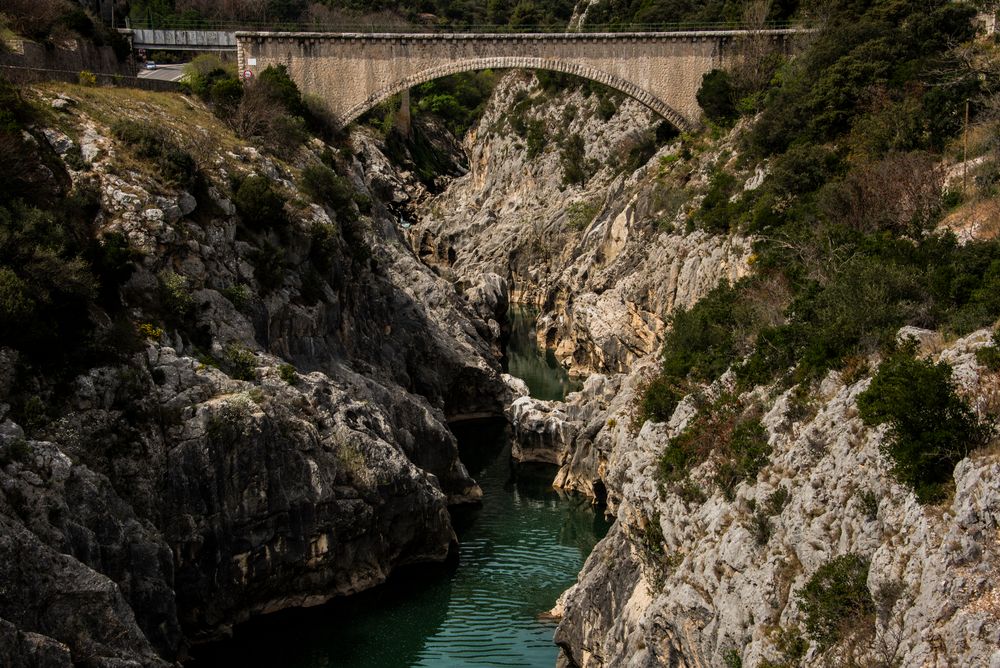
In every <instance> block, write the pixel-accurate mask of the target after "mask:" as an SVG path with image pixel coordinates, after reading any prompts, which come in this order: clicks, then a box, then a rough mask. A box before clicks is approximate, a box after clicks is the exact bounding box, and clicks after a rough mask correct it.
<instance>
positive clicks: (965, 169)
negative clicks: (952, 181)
mask: <svg viewBox="0 0 1000 668" xmlns="http://www.w3.org/2000/svg"><path fill="white" fill-rule="evenodd" d="M962 144H963V146H962V197H967V196H968V194H969V191H968V188H969V101H968V100H966V101H965V132H964V133H963V139H962Z"/></svg>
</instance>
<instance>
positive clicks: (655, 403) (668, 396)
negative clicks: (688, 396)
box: [636, 374, 685, 426]
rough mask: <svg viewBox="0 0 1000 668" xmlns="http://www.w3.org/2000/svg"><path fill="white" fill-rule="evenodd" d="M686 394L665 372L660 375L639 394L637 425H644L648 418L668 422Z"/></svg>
mask: <svg viewBox="0 0 1000 668" xmlns="http://www.w3.org/2000/svg"><path fill="white" fill-rule="evenodd" d="M684 395H685V392H684V390H683V389H682V388H681V387H680V386H679V385H678V383H677V382H676V381H675V380H674V379H672V378H670V377H668V376H666V375H664V374H660V375H658V376H657V377H656V378H654V379H653V380H651V381H650V382H649V384H648V385H646V386H645V387H644V388H643V390H642V392H641V393H640V394H639V403H638V407H637V409H638V410H637V411H636V425H637V426H642V424H643V423H644V422H646V421H647V420H653V421H654V422H667V421H668V420H669V419H670V418H671V417H672V416H673V414H674V409H675V408H677V404H678V402H680V400H681V399H683V398H684Z"/></svg>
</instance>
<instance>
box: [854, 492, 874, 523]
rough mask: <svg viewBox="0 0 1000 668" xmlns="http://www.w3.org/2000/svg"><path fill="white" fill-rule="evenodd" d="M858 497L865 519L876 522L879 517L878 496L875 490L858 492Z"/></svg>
mask: <svg viewBox="0 0 1000 668" xmlns="http://www.w3.org/2000/svg"><path fill="white" fill-rule="evenodd" d="M857 497H858V504H859V505H860V506H861V510H862V512H864V514H865V519H867V520H868V521H869V522H874V521H875V518H876V517H878V507H879V500H878V495H877V494H876V493H875V492H874V491H873V490H870V489H864V490H858V493H857Z"/></svg>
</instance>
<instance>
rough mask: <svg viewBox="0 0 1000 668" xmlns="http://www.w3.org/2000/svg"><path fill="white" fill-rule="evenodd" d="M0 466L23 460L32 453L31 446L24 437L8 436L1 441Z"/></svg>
mask: <svg viewBox="0 0 1000 668" xmlns="http://www.w3.org/2000/svg"><path fill="white" fill-rule="evenodd" d="M0 447H2V448H3V450H0V468H3V467H5V466H7V464H10V463H11V462H23V461H25V460H26V459H27V458H28V456H29V455H30V454H31V446H30V445H28V441H27V440H25V439H23V438H8V439H4V440H3V441H0Z"/></svg>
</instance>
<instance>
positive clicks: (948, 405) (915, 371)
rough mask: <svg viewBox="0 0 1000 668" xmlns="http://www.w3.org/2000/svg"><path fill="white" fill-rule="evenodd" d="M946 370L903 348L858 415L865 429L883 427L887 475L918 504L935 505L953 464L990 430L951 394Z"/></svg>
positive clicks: (882, 370) (864, 396) (863, 398)
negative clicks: (889, 472) (888, 465)
mask: <svg viewBox="0 0 1000 668" xmlns="http://www.w3.org/2000/svg"><path fill="white" fill-rule="evenodd" d="M951 372H952V369H951V366H950V365H949V364H947V363H946V362H940V363H938V364H933V363H931V362H928V361H925V360H921V359H917V358H916V357H914V350H913V347H912V346H904V347H902V348H901V349H900V350H899V351H897V352H896V353H895V354H893V355H892V356H890V357H889V358H888V359H887V360H885V361H884V362H883V363H882V364H881V365H880V366H879V369H878V373H877V374H876V375H875V378H874V379H872V383H871V385H870V386H869V388H868V389H867V390H865V391H864V392H863V393H861V394H860V395H859V396H858V410H859V412H860V415H861V419H862V420H863V421H864V422H865V424H867V425H880V424H885V423H888V424H889V433H888V435H887V438H886V439H885V441H884V442H883V445H882V449H883V452H884V453H885V454H886V456H887V457H888V458H889V459H891V460H892V462H893V467H892V472H893V475H894V476H895V477H896V479H897V480H899V481H900V482H901V483H903V484H905V485H906V486H908V487H909V488H910V489H912V490H913V491H914V493H915V494H916V496H917V498H918V499H919V500H920V501H921V502H922V503H931V502H934V501H937V500H939V499H941V498H942V497H943V496H944V493H945V486H946V484H947V483H948V482H949V481H950V480H951V475H952V472H953V470H954V468H955V464H957V463H958V462H959V461H961V460H962V459H963V458H965V457H966V456H968V454H969V452H970V451H972V450H973V449H975V448H976V447H978V446H980V445H983V444H985V443H986V441H987V440H988V439H989V437H990V435H991V431H992V430H991V428H990V427H989V426H988V425H986V424H983V423H981V422H980V421H979V420H978V419H977V418H976V416H975V414H974V413H973V411H972V409H971V408H970V407H969V405H968V403H967V402H966V401H965V400H964V399H963V398H961V397H960V396H959V395H958V393H957V392H956V390H955V384H954V382H953V381H952V379H951Z"/></svg>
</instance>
